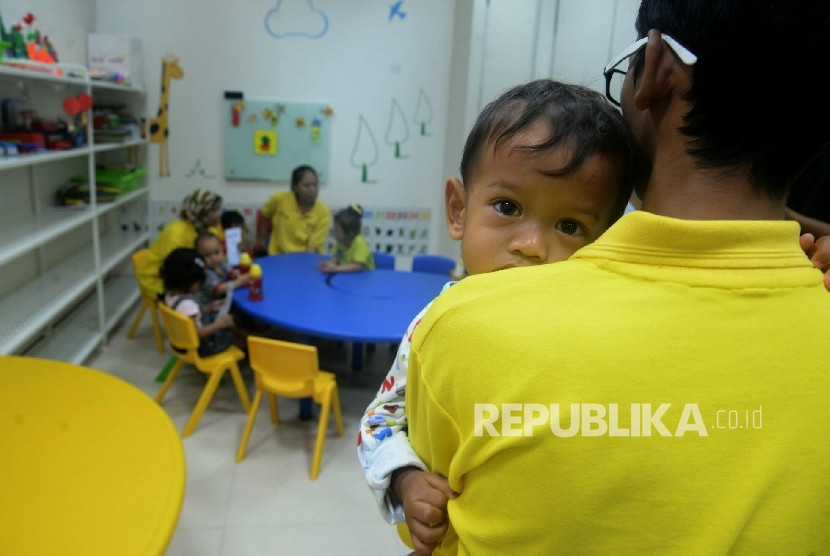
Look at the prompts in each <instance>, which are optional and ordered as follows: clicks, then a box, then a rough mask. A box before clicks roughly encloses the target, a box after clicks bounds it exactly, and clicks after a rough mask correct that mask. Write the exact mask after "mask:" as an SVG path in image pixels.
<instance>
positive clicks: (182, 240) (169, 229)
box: [138, 218, 198, 294]
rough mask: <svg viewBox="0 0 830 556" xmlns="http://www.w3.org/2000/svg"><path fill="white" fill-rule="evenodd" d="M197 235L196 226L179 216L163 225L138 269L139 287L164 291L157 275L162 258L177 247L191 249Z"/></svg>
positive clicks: (154, 291)
mask: <svg viewBox="0 0 830 556" xmlns="http://www.w3.org/2000/svg"><path fill="white" fill-rule="evenodd" d="M197 235H198V234H197V233H196V227H195V226H193V224H191V223H190V222H188V221H187V220H182V219H181V218H178V219H176V220H174V221H173V222H170V223H169V224H168V225H167V226H165V227H164V229H163V230H162V231H161V234H160V235H159V236H158V237H157V238H156V241H154V242H153V245H151V246H150V252H149V253H148V254H147V258H146V259H144V264H143V265H141V268H140V269H139V271H138V283H139V284H140V285H141V287H142V288H144V289H145V290H147V291H149V292H151V293H153V294H160V293H164V282H163V281H162V279H161V276H159V270H160V269H161V265H162V263H163V262H164V259H165V258H167V255H169V254H170V252H171V251H173V250H174V249H177V248H179V247H186V248H189V249H193V248H194V246H195V244H196V236H197Z"/></svg>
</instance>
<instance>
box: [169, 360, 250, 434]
mask: <svg viewBox="0 0 830 556" xmlns="http://www.w3.org/2000/svg"><path fill="white" fill-rule="evenodd" d="M224 374H225V369H222V370H219V371H214V372H212V373H210V378H209V379H208V382H207V384H205V389H204V390H202V395H201V396H199V401H197V402H196V407H194V408H193V413H191V414H190V418H189V419H188V420H187V423H186V424H185V426H184V430H183V431H182V437H185V436H190V435H191V434H193V431H194V430H196V425H198V424H199V419H201V418H202V414H203V413H204V412H205V409H207V406H208V404H209V403H210V400H211V399H213V394H214V393H215V392H216V387H217V386H219V381H220V380H222V376H223V375H224ZM245 396H246V397H247V393H246V394H245Z"/></svg>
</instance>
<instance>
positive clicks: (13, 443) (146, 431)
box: [0, 357, 185, 556]
mask: <svg viewBox="0 0 830 556" xmlns="http://www.w3.org/2000/svg"><path fill="white" fill-rule="evenodd" d="M184 488H185V459H184V450H183V448H182V443H181V439H180V437H179V434H178V431H177V430H176V428H175V427H174V425H173V423H172V422H171V421H170V418H169V417H168V416H167V414H166V413H165V412H164V410H162V409H161V408H160V407H159V405H158V404H156V403H155V402H154V401H153V400H152V398H150V397H149V396H147V395H146V394H145V393H144V392H142V391H141V390H139V389H137V388H135V387H134V386H132V385H131V384H129V383H127V382H125V381H123V380H121V379H119V378H116V377H113V376H111V375H108V374H106V373H103V372H100V371H96V370H93V369H89V368H86V367H81V366H78V365H72V364H69V363H62V362H58V361H51V360H45V359H35V358H29V357H0V554H11V555H15V556H16V555H20V554H37V555H45V554H61V555H65V554H84V555H92V554H106V555H108V556H112V555H119V556H123V555H128V554H163V553H164V551H165V549H166V548H167V545H168V544H169V542H170V538H171V537H172V536H173V531H174V530H175V528H176V523H177V522H178V519H179V513H180V512H181V508H182V502H183V500H184Z"/></svg>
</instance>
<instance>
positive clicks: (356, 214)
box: [334, 205, 363, 235]
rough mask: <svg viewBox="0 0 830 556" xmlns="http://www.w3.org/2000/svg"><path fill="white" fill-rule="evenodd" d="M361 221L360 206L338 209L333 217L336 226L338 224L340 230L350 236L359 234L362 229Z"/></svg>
mask: <svg viewBox="0 0 830 556" xmlns="http://www.w3.org/2000/svg"><path fill="white" fill-rule="evenodd" d="M362 220H363V207H361V206H360V205H351V206H348V207H346V208H344V209H340V210H339V211H337V214H335V215H334V221H335V222H336V223H337V224H340V228H342V229H343V231H344V232H346V233H347V234H351V235H357V234H359V233H360V229H361V228H362V227H363V225H362Z"/></svg>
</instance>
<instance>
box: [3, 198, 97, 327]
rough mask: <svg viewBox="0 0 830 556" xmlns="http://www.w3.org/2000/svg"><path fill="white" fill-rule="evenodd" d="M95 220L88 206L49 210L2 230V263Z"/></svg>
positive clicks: (49, 208)
mask: <svg viewBox="0 0 830 556" xmlns="http://www.w3.org/2000/svg"><path fill="white" fill-rule="evenodd" d="M92 217H93V214H92V210H91V209H90V208H89V207H47V208H46V210H45V211H44V212H42V213H40V214H39V215H36V216H35V218H34V219H33V220H30V221H28V222H25V223H22V224H20V225H18V226H17V227H15V228H13V229H6V230H4V229H2V228H0V245H2V246H3V248H2V249H0V264H4V263H7V262H9V261H11V260H12V259H14V258H15V257H18V256H20V255H22V254H24V253H26V252H28V251H31V250H32V249H36V248H37V247H39V246H40V245H43V244H44V243H46V242H47V241H50V240H52V239H55V238H57V237H58V236H61V235H63V234H65V233H67V232H70V231H72V230H73V229H75V228H77V227H78V226H81V225H83V224H86V223H88V222H90V221H92ZM0 314H2V313H0Z"/></svg>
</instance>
